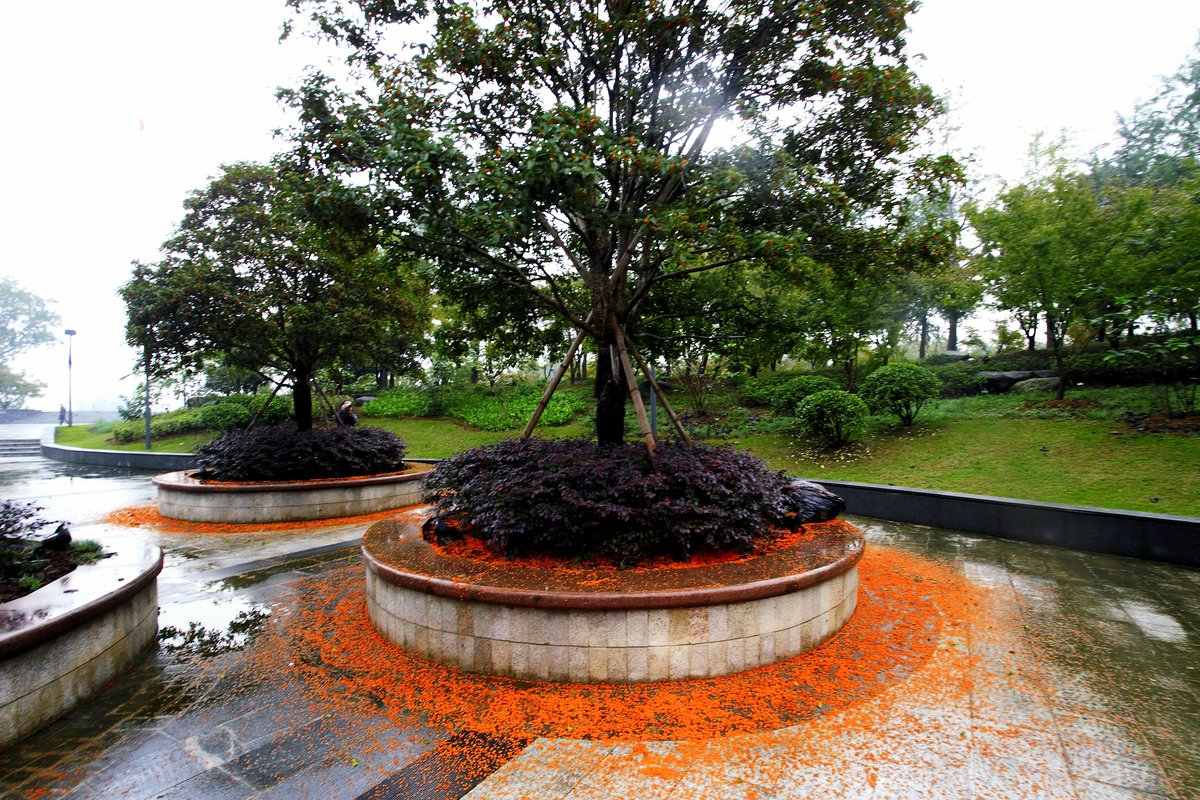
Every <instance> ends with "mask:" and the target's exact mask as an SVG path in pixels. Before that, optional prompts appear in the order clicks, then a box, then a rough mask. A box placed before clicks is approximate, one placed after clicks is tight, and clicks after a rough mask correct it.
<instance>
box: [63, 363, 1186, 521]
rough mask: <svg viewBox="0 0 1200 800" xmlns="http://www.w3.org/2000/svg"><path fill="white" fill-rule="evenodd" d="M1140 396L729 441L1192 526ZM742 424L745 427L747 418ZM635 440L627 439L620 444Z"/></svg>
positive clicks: (961, 408) (976, 400) (1105, 395)
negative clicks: (824, 437)
mask: <svg viewBox="0 0 1200 800" xmlns="http://www.w3.org/2000/svg"><path fill="white" fill-rule="evenodd" d="M571 389H572V390H573V391H580V392H583V391H584V390H582V389H580V388H579V387H571ZM1149 396H1150V395H1149V391H1148V390H1141V389H1111V390H1110V389H1089V390H1083V391H1078V392H1072V393H1070V394H1069V395H1068V397H1069V398H1075V399H1077V400H1085V401H1087V405H1086V407H1084V408H1078V409H1072V410H1071V412H1070V413H1064V412H1062V411H1059V410H1055V409H1052V408H1045V407H1044V406H1043V405H1042V401H1045V400H1047V399H1048V396H1041V395H1039V396H1032V397H1031V396H1011V395H996V396H982V397H973V398H964V399H961V400H944V401H940V402H939V403H937V404H936V406H934V407H932V408H929V409H925V410H923V411H922V412H921V415H920V416H919V417H918V420H917V424H916V425H915V426H914V427H913V428H912V429H908V430H903V429H897V428H895V427H894V421H889V420H882V419H875V420H873V423H872V432H871V433H870V434H869V435H868V436H867V438H866V439H865V440H864V441H862V442H860V443H857V444H856V445H853V446H852V447H850V448H848V449H847V450H844V451H841V452H835V453H825V452H817V451H814V450H813V449H812V448H811V447H810V446H808V445H807V444H806V443H805V442H803V441H800V440H798V439H797V438H796V437H795V436H794V435H791V434H789V433H787V432H786V431H783V432H771V433H763V432H757V433H756V432H752V431H753V430H754V428H753V426H751V427H749V428H745V429H744V430H743V431H741V432H740V433H738V434H735V435H733V436H732V437H731V438H730V439H729V441H730V442H731V443H732V444H734V445H735V446H738V447H744V448H746V449H748V450H751V451H753V452H755V453H757V454H758V455H760V456H761V457H762V458H764V459H765V460H766V461H767V463H768V464H770V466H771V467H772V468H774V469H782V470H786V471H787V472H789V473H791V474H795V475H799V476H804V477H812V478H816V479H820V478H826V479H829V480H845V481H858V482H862V483H879V484H894V485H897V486H911V487H917V488H926V489H939V490H944V491H956V492H967V493H972V494H988V495H997V496H1001V497H1015V498H1021V499H1026V500H1036V501H1041V502H1052V503H1067V504H1072V505H1086V506H1097V507H1101V508H1123V509H1129V510H1135V511H1151V512H1158V513H1162V514H1179V515H1184V516H1200V435H1186V434H1166V433H1139V432H1137V431H1135V430H1133V429H1131V428H1129V427H1128V426H1127V425H1126V424H1125V423H1124V422H1123V421H1122V420H1123V415H1124V413H1125V412H1126V411H1134V412H1139V411H1144V410H1145V409H1146V408H1148V407H1149V405H1148V403H1149ZM733 399H734V396H733V395H732V394H730V395H728V397H721V398H720V401H719V402H718V404H716V406H717V407H716V408H714V411H715V412H716V413H717V414H721V413H728V411H729V410H730V406H729V405H728V404H729V403H730V402H731V401H732V400H733ZM678 405H680V406H682V405H683V404H682V403H679V404H678ZM739 413H740V414H741V415H742V416H743V417H744V416H745V413H746V412H744V411H743V412H739ZM631 416H632V413H631ZM363 424H367V425H373V426H376V427H381V428H386V429H388V430H391V431H393V432H395V433H396V434H397V435H398V436H400V437H401V438H402V439H404V440H405V441H407V442H408V452H409V454H410V455H411V456H413V457H415V458H443V457H445V456H449V455H452V454H454V453H457V452H459V451H461V450H464V449H466V448H469V447H474V446H476V445H481V444H488V443H491V442H497V441H500V440H502V439H506V438H510V437H513V436H516V435H518V434H519V433H520V431H518V430H513V431H506V432H498V433H497V432H487V431H480V430H477V429H474V428H471V427H469V426H467V425H464V424H462V423H459V422H455V421H452V420H448V419H372V418H367V419H364V420H363ZM659 424H660V430H663V431H665V430H666V429H667V426H665V423H664V420H662V419H660V421H659ZM776 427H778V426H776ZM760 429H761V426H760ZM589 433H590V431H589V429H588V427H587V424H586V422H584V421H582V420H577V421H576V422H573V423H571V424H569V425H565V426H562V427H557V428H539V429H538V433H537V435H539V436H587V435H589ZM208 438H209V437H207V436H204V435H189V436H174V437H170V438H163V439H161V440H155V441H154V447H153V449H154V450H156V451H170V452H190V451H191V450H193V449H194V448H195V447H196V446H197V445H199V444H202V443H203V442H205V441H207V440H208ZM56 439H57V441H58V442H59V443H60V444H67V445H72V446H75V447H93V448H102V449H125V450H140V449H142V447H143V445H142V443H141V442H136V443H132V444H124V445H117V444H114V443H112V442H111V441H109V440H108V434H106V433H97V432H92V431H90V430H89V428H88V427H87V426H82V425H77V426H75V427H73V428H64V427H60V428H58V429H57V436H56ZM637 440H638V436H637V435H636V433H632V434H631V435H630V437H629V441H637Z"/></svg>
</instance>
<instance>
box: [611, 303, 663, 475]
mask: <svg viewBox="0 0 1200 800" xmlns="http://www.w3.org/2000/svg"><path fill="white" fill-rule="evenodd" d="M612 329H613V332H614V333H615V334H616V335H617V336H616V338H617V345H616V348H617V356H618V358H619V359H620V361H621V369H622V370H623V371H624V372H625V382H626V383H627V384H629V399H631V400H633V410H634V411H635V412H636V413H637V419H638V426H639V427H640V428H641V429H642V438H644V439H645V440H646V450H647V452H649V454H650V461H651V463H657V453H656V452H655V445H654V431H652V430H650V418H649V417H647V416H646V406H645V404H643V403H642V393H641V392H639V391H638V386H637V379H636V377H635V376H634V374H633V367H632V366H631V365H630V363H629V354H628V353H627V352H625V332H624V331H622V330H621V326H620V325H618V324H617V319H616V317H613V318H612Z"/></svg>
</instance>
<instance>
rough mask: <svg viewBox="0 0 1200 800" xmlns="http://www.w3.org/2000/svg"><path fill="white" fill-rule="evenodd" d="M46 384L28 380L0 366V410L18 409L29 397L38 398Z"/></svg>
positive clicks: (22, 375)
mask: <svg viewBox="0 0 1200 800" xmlns="http://www.w3.org/2000/svg"><path fill="white" fill-rule="evenodd" d="M45 388H46V384H44V383H42V382H41V381H35V380H30V379H29V378H27V377H26V376H25V375H24V374H23V373H19V372H13V371H12V370H10V369H9V368H8V367H6V366H4V365H3V364H0V408H5V409H7V408H20V407H21V406H22V405H23V404H24V403H25V401H26V400H27V399H29V398H30V397H38V396H39V395H41V393H42V390H43V389H45Z"/></svg>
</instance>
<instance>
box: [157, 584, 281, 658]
mask: <svg viewBox="0 0 1200 800" xmlns="http://www.w3.org/2000/svg"><path fill="white" fill-rule="evenodd" d="M270 616H271V609H270V607H269V606H267V605H264V604H262V603H255V602H252V601H250V600H247V599H245V598H241V597H238V596H236V595H234V594H232V593H230V592H222V593H221V594H220V595H216V596H213V597H208V598H203V599H199V600H190V601H187V602H182V603H172V604H169V605H164V606H162V607H161V608H159V611H158V642H159V646H160V647H161V648H162V649H163V650H165V651H167V652H170V653H177V654H180V655H186V656H198V657H201V658H211V657H213V656H218V655H221V654H223V653H231V652H236V651H238V650H241V649H242V648H244V647H245V646H246V645H247V644H248V643H249V642H250V640H251V639H253V638H254V635H255V634H256V633H257V632H258V631H259V629H260V628H262V626H263V623H265V622H266V621H267V619H268V618H269V617H270Z"/></svg>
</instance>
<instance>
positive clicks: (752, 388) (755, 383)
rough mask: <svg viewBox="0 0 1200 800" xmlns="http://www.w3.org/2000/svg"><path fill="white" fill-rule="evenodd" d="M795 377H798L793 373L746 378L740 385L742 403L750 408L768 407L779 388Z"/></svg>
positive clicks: (776, 373) (769, 373)
mask: <svg viewBox="0 0 1200 800" xmlns="http://www.w3.org/2000/svg"><path fill="white" fill-rule="evenodd" d="M796 377H799V375H798V374H797V373H795V372H768V373H766V374H763V375H758V376H756V377H753V378H746V380H745V381H744V382H743V383H742V401H743V402H745V403H748V404H749V405H752V406H769V405H771V404H772V402H773V401H774V399H775V392H776V391H778V389H779V387H781V386H783V385H784V384H785V383H787V382H788V381H790V380H792V379H793V378H796Z"/></svg>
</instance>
